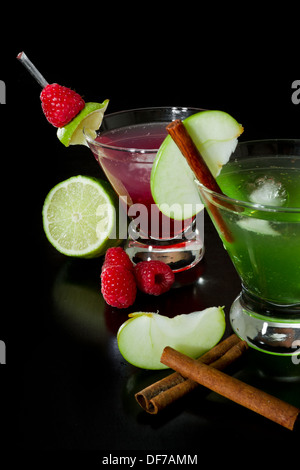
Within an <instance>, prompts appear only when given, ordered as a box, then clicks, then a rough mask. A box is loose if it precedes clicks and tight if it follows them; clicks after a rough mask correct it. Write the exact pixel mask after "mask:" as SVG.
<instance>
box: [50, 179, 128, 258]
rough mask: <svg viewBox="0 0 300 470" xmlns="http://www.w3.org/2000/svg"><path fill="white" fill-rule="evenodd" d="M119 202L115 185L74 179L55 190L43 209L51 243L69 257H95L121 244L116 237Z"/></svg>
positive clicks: (53, 189)
mask: <svg viewBox="0 0 300 470" xmlns="http://www.w3.org/2000/svg"><path fill="white" fill-rule="evenodd" d="M117 214H118V199H117V197H116V195H115V192H114V191H113V190H112V188H111V186H110V185H109V184H108V183H107V182H106V181H101V180H99V179H96V178H91V177H88V176H73V177H71V178H69V179H67V180H65V181H62V182H61V183H59V184H57V185H56V186H55V187H54V188H52V189H51V191H50V192H49V194H48V195H47V197H46V199H45V202H44V206H43V212H42V215H43V226H44V230H45V233H46V236H47V238H48V240H49V242H50V243H51V244H52V245H53V246H54V247H55V248H56V249H57V250H58V251H60V252H61V253H63V254H64V255H67V256H76V257H83V258H95V257H98V256H101V255H103V254H104V253H105V251H106V250H107V249H108V248H109V247H111V246H116V245H118V244H120V240H118V239H117V238H116V222H117V220H116V219H117Z"/></svg>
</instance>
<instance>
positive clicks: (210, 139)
mask: <svg viewBox="0 0 300 470" xmlns="http://www.w3.org/2000/svg"><path fill="white" fill-rule="evenodd" d="M183 123H184V125H185V127H186V129H187V131H188V133H189V134H190V136H191V138H192V140H193V142H194V143H195V145H196V147H197V148H198V150H199V152H200V153H201V155H202V157H203V158H204V160H205V162H206V164H207V166H208V168H209V169H210V171H211V173H212V175H213V176H214V177H216V176H218V174H219V173H220V171H221V168H222V166H223V165H224V164H225V163H227V162H228V160H229V158H230V155H231V154H232V152H233V151H234V150H235V148H236V145H237V138H238V136H239V135H240V134H241V133H242V132H243V127H242V126H241V125H240V124H239V123H238V122H237V121H236V120H235V119H234V118H233V117H232V116H230V115H229V114H227V113H225V112H223V111H201V112H199V113H196V114H193V115H192V116H190V117H188V118H186V119H185V120H184V121H183ZM194 179H195V176H194V174H193V172H192V170H191V169H190V167H189V165H188V163H187V161H186V159H185V158H184V157H183V155H182V154H181V152H180V150H179V148H178V147H177V145H176V144H175V142H174V141H173V139H172V138H171V137H170V136H167V137H166V139H165V140H164V142H163V143H162V145H161V147H160V148H159V150H158V152H157V155H156V158H155V161H154V164H153V167H152V172H151V192H152V196H153V199H154V201H155V203H156V204H157V205H158V207H159V209H160V210H161V212H163V214H165V215H167V216H168V217H171V218H173V219H178V220H182V219H187V218H190V217H193V216H194V215H195V214H197V213H198V212H199V211H200V210H202V209H203V204H202V202H201V199H200V196H199V192H198V189H197V187H196V185H195V183H194Z"/></svg>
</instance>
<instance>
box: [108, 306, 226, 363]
mask: <svg viewBox="0 0 300 470" xmlns="http://www.w3.org/2000/svg"><path fill="white" fill-rule="evenodd" d="M129 317H130V318H129V320H127V321H126V322H125V323H123V325H121V327H120V328H119V331H118V335H117V339H118V346H119V350H120V352H121V354H122V356H123V357H124V358H125V359H126V361H128V362H130V363H131V364H133V365H135V366H136V367H141V368H144V369H165V368H166V366H165V365H163V364H162V363H161V362H160V358H161V355H162V352H163V350H164V348H165V347H166V346H171V347H172V348H174V349H177V350H178V351H180V352H182V353H184V354H187V355H188V356H190V357H192V358H197V357H200V356H201V355H202V354H204V353H205V352H207V351H208V350H209V349H211V348H212V347H213V346H215V345H216V344H217V343H218V342H219V341H220V339H221V338H222V336H223V334H224V331H225V315H224V312H223V309H222V308H221V307H211V308H207V309H205V310H202V311H199V312H193V313H189V314H182V315H177V316H176V317H174V318H168V317H165V316H163V315H160V314H158V313H147V312H136V313H131V314H130V315H129Z"/></svg>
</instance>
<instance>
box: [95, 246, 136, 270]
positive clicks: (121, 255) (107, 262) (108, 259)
mask: <svg viewBox="0 0 300 470" xmlns="http://www.w3.org/2000/svg"><path fill="white" fill-rule="evenodd" d="M107 266H123V267H124V268H126V269H128V270H129V271H133V264H132V262H131V260H130V258H129V256H128V254H127V253H126V251H124V250H123V248H122V247H121V246H117V247H113V248H109V249H108V250H107V252H106V254H105V258H104V264H103V268H102V269H105V268H106V267H107Z"/></svg>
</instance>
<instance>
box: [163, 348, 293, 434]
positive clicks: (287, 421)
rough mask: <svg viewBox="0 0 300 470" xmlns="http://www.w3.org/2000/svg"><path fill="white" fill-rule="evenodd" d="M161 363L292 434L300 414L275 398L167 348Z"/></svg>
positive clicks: (291, 406)
mask: <svg viewBox="0 0 300 470" xmlns="http://www.w3.org/2000/svg"><path fill="white" fill-rule="evenodd" d="M161 362H162V363H163V364H165V365H166V366H168V367H171V368H172V369H174V370H176V371H177V372H179V373H180V374H181V375H183V377H188V378H189V379H192V380H194V381H195V382H198V383H199V384H201V385H204V386H205V387H207V388H209V389H210V390H213V391H214V392H216V393H218V394H220V395H222V396H224V397H226V398H229V399H230V400H232V401H234V402H235V403H238V404H240V405H242V406H244V407H246V408H248V409H250V410H252V411H255V412H256V413H258V414H260V415H262V416H265V417H266V418H268V419H270V420H272V421H274V422H275V423H278V424H280V425H281V426H284V427H286V428H287V429H290V430H293V429H294V427H295V423H296V421H297V418H298V417H299V413H300V410H299V408H296V407H295V406H293V405H290V404H288V403H286V402H284V401H282V400H280V399H279V398H276V397H274V396H272V395H269V394H268V393H265V392H263V391H262V390H259V389H257V388H255V387H252V386H251V385H248V384H246V383H244V382H242V381H240V380H238V379H236V378H235V377H230V376H229V375H227V374H225V373H224V372H221V371H220V370H217V369H214V368H213V367H211V366H209V365H207V364H204V363H203V362H199V361H196V360H195V359H192V358H190V357H188V356H186V355H184V354H182V353H180V352H178V351H176V350H175V349H173V348H170V347H169V346H167V347H166V348H165V349H164V351H163V354H162V357H161Z"/></svg>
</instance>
